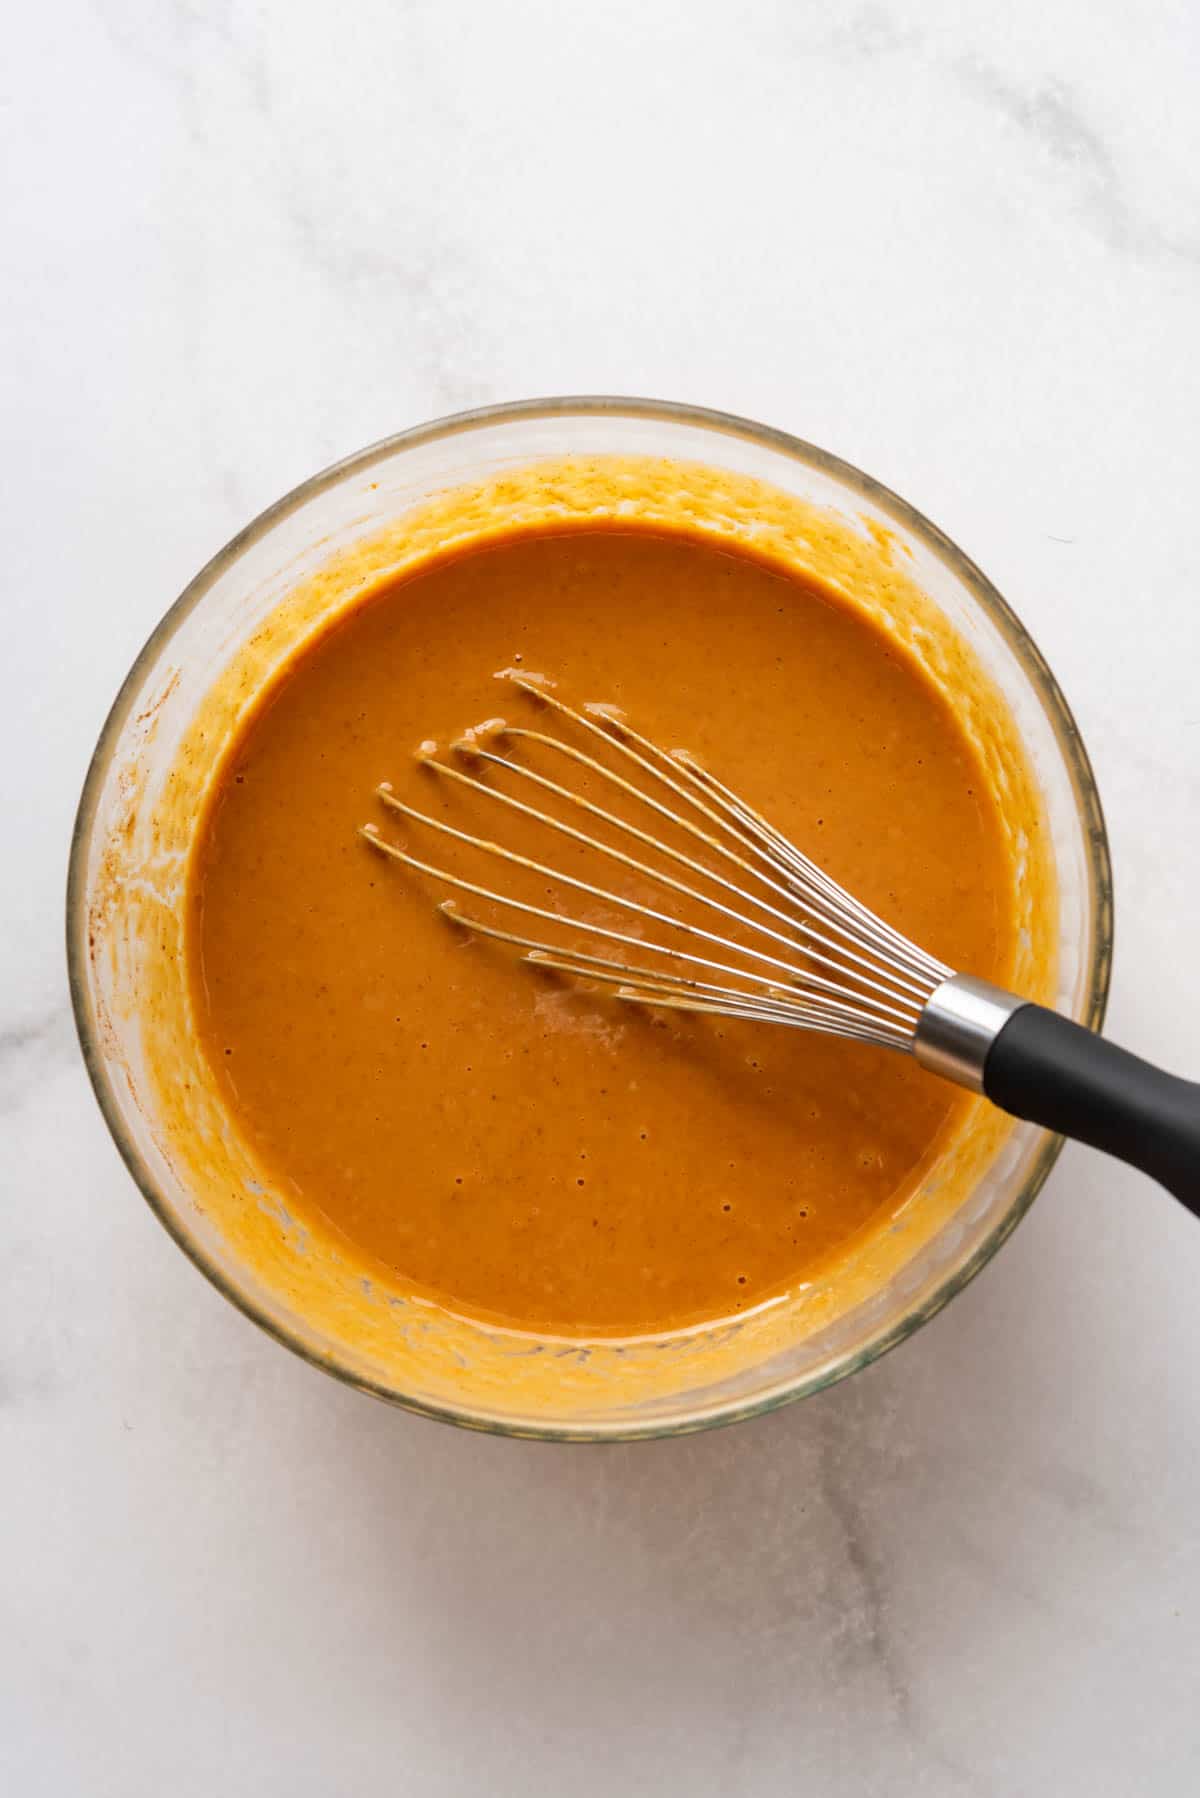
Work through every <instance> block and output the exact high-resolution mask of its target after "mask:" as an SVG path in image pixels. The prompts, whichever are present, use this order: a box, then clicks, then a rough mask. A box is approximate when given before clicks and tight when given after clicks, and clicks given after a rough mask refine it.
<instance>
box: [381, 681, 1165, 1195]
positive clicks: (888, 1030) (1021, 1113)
mask: <svg viewBox="0 0 1200 1798" xmlns="http://www.w3.org/2000/svg"><path fill="white" fill-rule="evenodd" d="M506 678H507V679H508V680H509V681H511V683H512V684H513V685H514V686H515V687H518V688H520V689H521V690H522V691H523V692H525V693H527V694H529V695H531V696H532V697H534V698H535V699H536V700H537V702H538V703H539V704H540V705H541V706H542V707H544V708H546V709H547V710H548V711H549V712H550V714H551V719H552V721H554V722H555V723H556V725H557V726H558V729H556V731H554V732H553V733H552V732H550V731H546V730H539V729H531V728H526V727H524V726H519V725H515V724H510V723H508V722H507V721H506V720H503V719H491V720H489V721H488V722H487V724H485V725H481V726H478V727H476V728H475V729H474V730H472V731H468V732H467V733H465V735H464V736H463V737H461V738H460V739H458V741H456V742H455V743H453V744H452V745H451V746H450V750H449V752H448V754H447V755H442V754H441V753H440V752H439V751H438V749H437V746H436V745H435V744H432V743H428V744H425V745H422V747H421V749H420V750H419V751H418V752H417V753H418V760H419V761H420V762H421V764H422V765H423V767H424V768H426V769H427V770H429V772H430V773H431V774H433V775H434V776H436V777H437V778H439V779H444V780H446V781H449V782H451V783H455V784H456V785H458V786H459V787H460V788H465V789H467V790H469V791H470V792H471V793H473V794H474V795H476V796H478V797H481V798H482V799H484V800H486V801H487V803H488V804H489V805H490V806H496V807H499V808H507V810H508V811H509V813H510V814H519V815H521V816H523V817H524V818H527V819H529V820H531V821H532V822H534V823H535V824H537V825H538V826H539V828H545V829H546V830H547V831H548V832H550V833H555V834H557V835H558V837H559V838H560V839H566V841H567V842H568V843H569V844H571V845H572V846H573V852H579V851H582V852H583V853H584V854H585V855H586V856H587V857H588V858H589V859H590V858H591V857H593V856H600V857H602V858H604V860H605V861H606V862H608V863H612V864H615V865H616V867H617V868H619V869H621V870H623V872H624V874H625V875H626V876H633V883H632V885H631V884H629V883H626V884H625V886H624V890H622V885H621V884H620V883H617V884H614V885H612V886H610V885H608V884H607V882H606V883H605V884H600V883H599V881H598V880H597V879H588V878H584V877H583V875H582V874H578V873H576V874H573V873H571V872H569V871H568V870H566V869H564V868H562V867H561V866H558V867H556V866H552V865H550V864H548V863H547V862H544V861H542V860H540V859H534V858H533V857H530V856H528V855H524V854H521V853H520V852H519V851H517V850H515V849H511V848H508V847H507V846H506V845H505V844H504V843H503V842H500V841H496V840H494V839H492V838H490V837H484V836H481V835H478V834H476V833H475V832H473V831H470V830H467V829H464V828H462V827H461V826H460V825H457V824H455V823H452V822H451V821H450V820H449V818H447V817H436V816H432V815H431V814H430V813H429V812H428V811H426V810H422V809H421V808H420V807H417V806H414V805H410V804H409V803H408V802H407V801H406V800H404V799H402V798H401V797H400V796H399V794H398V793H397V792H396V791H395V789H394V787H393V786H392V785H391V784H390V783H388V782H385V783H383V784H382V785H380V786H379V787H378V788H377V794H378V797H379V799H380V800H381V801H382V802H383V804H384V806H385V807H386V808H387V809H388V810H389V811H390V812H392V813H393V814H398V815H399V816H401V817H404V818H406V819H407V820H409V822H410V823H412V824H415V825H416V826H418V827H419V828H420V829H421V830H429V831H433V832H435V833H441V834H442V835H443V836H445V837H449V838H451V839H454V840H456V841H457V842H458V843H460V844H462V845H464V846H465V848H466V849H468V850H469V851H472V852H477V853H479V854H481V855H483V856H484V857H487V858H490V859H492V860H495V861H499V862H500V863H502V864H504V865H506V866H507V868H508V869H509V870H510V871H512V872H513V874H514V878H515V880H517V881H525V883H526V887H527V888H528V887H529V886H530V883H529V881H528V880H527V879H526V877H527V876H533V877H535V878H536V881H537V882H538V883H539V889H538V890H539V891H540V892H542V894H543V896H545V888H544V884H543V883H547V882H548V883H549V895H548V896H549V897H551V899H552V900H553V901H554V902H553V903H551V904H549V905H543V904H540V903H537V902H535V899H534V898H533V897H522V896H521V895H520V892H519V891H516V890H512V889H509V890H502V889H499V888H496V887H493V886H492V885H490V884H485V883H484V882H483V881H480V880H474V879H471V878H468V876H467V875H466V874H465V873H461V872H454V871H453V870H451V869H447V868H444V867H439V866H437V865H436V864H435V863H433V862H430V861H428V860H426V859H424V858H423V857H422V856H419V855H416V854H414V853H413V852H412V850H411V849H410V848H409V847H407V846H406V845H402V844H400V843H398V842H394V841H391V840H389V839H388V838H387V837H385V836H383V835H382V834H381V832H380V831H379V829H378V828H377V826H375V825H374V824H367V825H364V827H363V831H362V834H363V836H364V837H365V838H366V840H367V842H368V843H370V844H371V846H372V847H373V848H375V849H377V850H379V851H380V852H381V853H382V854H384V855H386V856H388V857H389V858H391V859H392V860H394V861H396V862H400V863H403V864H404V865H405V866H406V867H409V868H411V869H413V870H415V871H416V872H418V873H420V874H423V875H425V876H427V877H429V878H430V879H432V880H433V881H435V882H437V883H438V884H440V885H441V886H443V887H450V888H453V889H455V890H456V891H458V892H460V893H466V894H469V895H471V896H472V897H474V898H475V899H478V900H482V901H484V902H485V904H486V905H487V906H489V907H492V908H495V909H497V910H499V911H500V912H502V913H510V912H511V913H518V914H520V915H521V916H523V917H525V918H530V919H537V920H539V921H541V922H542V923H543V924H547V925H550V926H551V927H552V929H553V933H554V935H555V936H565V938H566V939H567V940H565V941H559V942H556V941H553V940H543V939H541V938H539V937H535V936H531V935H525V934H522V933H521V932H519V931H516V930H509V929H505V928H502V927H501V926H499V925H497V924H494V923H488V922H485V921H484V919H482V918H479V917H475V916H468V915H467V914H466V913H464V912H463V911H462V910H461V909H460V907H459V904H458V902H457V901H456V900H454V899H445V900H443V901H442V903H441V910H442V911H443V912H444V913H445V914H446V915H447V916H448V917H450V918H452V919H453V920H454V921H455V922H456V923H457V924H458V925H459V926H460V927H462V928H464V929H467V930H470V931H471V932H473V933H474V934H475V935H477V936H483V937H490V938H494V939H496V940H498V941H501V942H504V943H508V944H511V945H512V946H513V947H515V948H517V949H519V950H521V951H523V959H524V960H525V961H526V962H528V963H530V964H532V965H533V966H536V967H539V968H543V969H553V970H556V971H557V972H559V973H561V974H564V975H569V976H575V977H577V978H579V979H581V980H586V981H589V982H598V983H600V984H603V985H607V986H610V987H612V988H613V989H614V990H615V995H616V997H617V998H618V999H619V1000H621V1001H622V1002H624V1003H627V1004H633V1005H642V1006H651V1007H656V1008H664V1009H669V1010H673V1011H682V1012H697V1013H703V1014H709V1015H713V1016H720V1017H733V1018H742V1019H747V1020H749V1021H751V1022H758V1023H764V1024H775V1025H784V1026H792V1027H794V1028H800V1029H806V1030H817V1031H822V1032H824V1033H825V1034H827V1035H831V1036H841V1037H847V1038H850V1039H852V1040H854V1041H857V1042H863V1043H872V1044H875V1045H877V1046H879V1047H881V1048H887V1049H894V1050H899V1051H901V1052H904V1053H909V1054H912V1055H914V1056H915V1057H916V1059H917V1061H918V1062H919V1063H920V1064H921V1065H922V1066H923V1067H925V1068H928V1069H929V1070H930V1071H931V1072H933V1073H935V1074H940V1075H942V1076H943V1077H944V1078H946V1079H949V1080H953V1081H955V1082H957V1083H958V1084H959V1085H962V1086H965V1087H968V1088H970V1089H972V1090H974V1091H977V1092H983V1093H985V1094H986V1095H987V1097H988V1098H989V1099H991V1100H992V1101H993V1102H994V1103H995V1104H997V1105H999V1106H1000V1107H1001V1108H1002V1109H1004V1110H1005V1111H1008V1112H1011V1113H1012V1114H1013V1115H1015V1116H1017V1117H1023V1118H1027V1119H1030V1120H1031V1121H1033V1122H1035V1123H1038V1124H1042V1125H1044V1126H1046V1127H1047V1128H1049V1129H1051V1130H1055V1131H1058V1132H1060V1133H1062V1134H1063V1135H1067V1136H1073V1137H1076V1138H1077V1139H1078V1140H1080V1141H1082V1142H1087V1143H1090V1144H1092V1145H1093V1146H1094V1147H1097V1148H1101V1149H1104V1150H1105V1151H1107V1152H1108V1153H1110V1154H1114V1155H1117V1156H1119V1157H1120V1158H1121V1159H1122V1160H1125V1161H1128V1162H1130V1163H1132V1164H1133V1165H1134V1166H1137V1167H1140V1168H1141V1169H1142V1170H1143V1171H1145V1172H1147V1173H1149V1174H1152V1175H1153V1176H1154V1177H1155V1178H1156V1179H1158V1180H1160V1181H1161V1182H1162V1183H1163V1185H1165V1186H1167V1187H1168V1188H1169V1189H1170V1190H1171V1191H1172V1192H1173V1193H1174V1194H1175V1195H1176V1197H1177V1198H1179V1199H1180V1200H1182V1202H1183V1203H1184V1204H1185V1205H1187V1206H1188V1208H1189V1209H1190V1210H1192V1211H1194V1212H1196V1213H1197V1214H1198V1215H1200V1086H1197V1085H1194V1084H1193V1083H1191V1082H1189V1081H1185V1080H1180V1079H1178V1078H1176V1077H1175V1076H1173V1075H1170V1074H1167V1073H1164V1072H1162V1071H1161V1070H1160V1069H1157V1068H1154V1067H1152V1066H1151V1065H1150V1064H1149V1063H1147V1062H1144V1061H1141V1060H1139V1059H1138V1058H1137V1057H1135V1056H1133V1055H1130V1054H1128V1053H1127V1052H1126V1051H1125V1050H1123V1049H1119V1048H1117V1047H1115V1046H1114V1045H1112V1044H1110V1043H1107V1042H1105V1041H1104V1040H1103V1039H1102V1038H1100V1037H1098V1036H1096V1035H1094V1034H1093V1033H1092V1032H1090V1031H1088V1030H1085V1029H1083V1028H1082V1027H1081V1026H1079V1025H1077V1024H1075V1023H1073V1022H1071V1020H1069V1019H1067V1018H1064V1017H1061V1016H1060V1015H1059V1014H1058V1013H1056V1012H1053V1011H1049V1010H1047V1009H1046V1008H1045V1007H1043V1006H1039V1005H1034V1004H1032V1003H1031V1002H1029V1001H1028V1000H1024V999H1021V998H1018V997H1017V996H1016V995H1014V994H1012V993H1009V992H1006V991H1004V990H1003V989H1002V988H1000V987H997V986H994V985H993V984H992V983H991V982H989V981H985V980H979V979H976V978H975V977H974V976H972V975H968V974H960V973H957V972H955V970H954V969H952V968H950V967H948V966H946V964H945V963H943V962H941V961H939V960H938V959H937V958H936V957H935V956H932V955H930V954H928V953H927V952H926V951H925V950H924V949H922V948H919V947H918V946H917V945H916V944H914V943H912V942H910V941H909V940H908V939H907V938H906V937H905V936H903V935H902V934H901V933H900V932H899V931H897V930H895V929H893V927H892V926H891V925H889V924H887V923H885V922H884V921H883V919H881V918H880V917H878V916H877V915H876V914H875V913H874V912H872V911H871V910H869V909H868V907H866V906H865V905H863V904H862V903H861V902H860V901H859V900H858V899H856V898H854V896H853V895H852V894H850V893H848V892H847V891H846V890H845V888H844V887H842V886H840V885H839V884H838V883H837V882H836V881H835V880H832V879H831V878H830V876H829V875H828V874H826V873H825V872H824V870H823V869H821V868H820V867H818V866H817V864H816V863H815V862H813V861H812V860H811V859H810V858H809V857H808V856H806V855H804V854H802V852H801V851H800V850H799V849H797V848H796V846H795V845H794V844H793V843H791V842H789V841H788V839H787V838H786V837H785V836H783V835H782V833H781V832H780V831H778V830H776V829H775V827H774V826H773V825H772V824H770V823H768V821H767V820H766V819H765V818H764V817H762V816H761V814H760V813H758V812H757V811H755V810H754V809H753V808H752V807H751V806H750V805H748V804H747V803H746V801H745V800H744V799H742V798H740V797H739V796H738V795H737V794H736V793H734V792H733V791H731V789H730V788H728V787H727V786H725V785H724V784H723V783H722V782H721V781H720V780H718V779H717V777H716V776H715V775H713V774H712V773H710V772H709V770H708V769H707V768H705V767H703V766H701V764H700V763H699V762H698V761H697V760H696V759H695V758H694V757H693V756H692V755H690V754H689V753H688V752H687V751H685V750H673V751H667V750H664V749H661V748H659V747H658V745H657V744H655V743H653V742H651V741H650V740H649V739H648V738H647V737H645V736H643V735H642V734H641V733H640V732H639V731H637V730H635V729H634V728H633V726H632V725H631V724H630V723H628V721H627V720H626V719H625V718H624V716H623V715H622V714H621V713H620V712H619V711H617V710H616V709H615V708H614V707H612V706H601V705H589V706H586V707H583V708H577V707H575V706H572V705H569V704H567V703H566V701H564V700H563V699H562V698H561V697H560V696H559V695H558V694H557V693H556V692H555V691H554V690H553V689H552V688H551V686H550V685H549V683H548V682H546V681H544V680H542V679H539V678H535V677H532V676H529V675H525V674H523V673H520V672H517V671H509V672H508V674H507V676H506ZM572 737H579V738H582V741H583V742H587V741H588V739H589V738H591V739H596V740H598V744H599V745H603V750H604V755H603V757H601V756H597V755H594V754H591V753H589V751H588V750H587V749H584V748H582V747H580V746H579V744H578V743H577V742H576V741H572V740H570V739H571V738H572ZM501 746H502V747H501ZM526 750H532V751H533V752H534V753H535V754H536V755H537V756H539V757H540V759H541V760H542V762H543V763H544V762H545V761H546V760H547V758H551V759H552V760H553V761H555V762H557V763H559V765H560V766H563V778H562V779H556V778H554V777H553V776H551V775H548V774H546V773H543V772H541V771H540V770H539V768H536V767H533V766H531V765H530V763H529V761H528V760H520V759H518V756H519V755H520V754H521V753H522V752H524V751H526ZM564 765H565V766H564ZM493 770H495V771H503V776H502V778H503V780H504V782H505V785H500V784H496V779H495V776H494V775H492V771H493ZM489 775H490V776H491V778H488V776H489ZM567 781H573V782H574V783H575V784H574V785H568V784H565V782H567ZM510 785H513V786H515V787H516V788H517V791H515V792H514V791H510V790H508V788H509V786H510ZM581 785H586V786H587V787H588V789H589V792H583V791H580V790H579V788H580V786H581ZM593 789H594V790H596V791H598V792H605V793H606V796H609V804H608V805H605V804H603V803H601V802H600V801H599V800H598V799H596V798H593V797H590V796H589V793H590V790H593ZM519 793H528V794H530V797H529V798H524V797H519V796H518V794H519ZM618 794H620V795H622V796H623V798H624V800H626V801H628V800H631V799H632V800H633V801H634V802H635V806H634V810H635V814H636V815H637V816H639V817H640V816H642V815H643V814H645V819H646V822H645V825H643V824H641V823H635V822H634V821H633V820H632V819H631V818H630V817H629V816H627V815H623V814H619V813H617V812H614V811H613V810H612V809H610V808H611V805H612V803H614V802H615V800H616V795H618ZM547 801H549V803H550V804H551V805H552V806H554V807H556V808H557V810H558V812H559V813H561V815H556V814H555V811H553V810H547V809H545V808H546V804H547ZM547 840H548V841H549V840H550V839H549V838H548V839H547ZM646 893H653V894H655V896H656V899H658V896H659V895H662V896H663V897H662V898H660V899H658V902H655V903H651V902H649V901H648V899H647V898H646V897H644V896H643V895H644V894H646ZM559 895H562V896H563V898H569V904H564V903H562V901H561V900H560V898H559ZM681 901H682V902H683V903H684V904H685V906H686V908H687V915H686V916H685V915H683V914H682V913H681V911H680V909H679V902H681ZM589 902H590V903H589ZM664 907H671V909H664ZM585 912H586V914H587V915H584V913H585ZM609 919H613V920H616V919H619V920H621V923H624V924H625V928H622V927H621V925H620V924H619V923H617V922H609V921H607V920H609ZM700 919H702V920H703V922H701V921H698V920H700ZM647 927H649V930H650V933H651V934H647ZM581 940H582V942H583V943H584V944H585V945H587V946H586V947H584V948H580V947H578V944H579V942H580V941H581ZM600 948H603V949H605V950H615V951H617V953H597V952H596V951H597V950H598V949H600Z"/></svg>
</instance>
